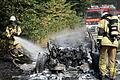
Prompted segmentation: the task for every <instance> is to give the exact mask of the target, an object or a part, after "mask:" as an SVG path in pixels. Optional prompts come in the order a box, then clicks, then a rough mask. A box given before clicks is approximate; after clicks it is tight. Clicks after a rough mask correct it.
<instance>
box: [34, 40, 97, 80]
mask: <svg viewBox="0 0 120 80" xmlns="http://www.w3.org/2000/svg"><path fill="white" fill-rule="evenodd" d="M58 44H59V43H57V42H55V41H54V40H49V42H48V54H47V53H46V54H43V57H42V58H39V60H38V61H37V62H38V63H37V64H38V65H36V72H37V73H44V74H40V75H42V76H43V75H44V78H43V79H42V78H40V76H39V78H40V80H94V79H95V74H96V71H97V69H98V67H97V65H98V62H97V61H96V60H97V58H98V54H93V51H91V48H92V46H91V41H90V42H89V43H88V42H87V43H84V44H83V43H77V46H76V45H75V47H73V46H72V47H71V46H61V45H58ZM91 52H92V55H91ZM92 57H94V58H92ZM95 57H96V58H95ZM94 60H95V61H94ZM92 61H94V62H95V63H93V62H92ZM47 74H49V76H46V75H47Z"/></svg>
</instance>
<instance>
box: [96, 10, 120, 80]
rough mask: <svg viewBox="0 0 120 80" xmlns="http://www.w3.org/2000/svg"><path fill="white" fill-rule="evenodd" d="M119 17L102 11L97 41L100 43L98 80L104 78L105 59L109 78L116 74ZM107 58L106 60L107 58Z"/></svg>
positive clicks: (113, 78)
mask: <svg viewBox="0 0 120 80" xmlns="http://www.w3.org/2000/svg"><path fill="white" fill-rule="evenodd" d="M118 22H119V19H118V17H117V16H113V15H111V14H109V13H108V12H105V13H103V15H102V17H101V20H100V22H99V25H98V36H97V42H98V44H99V45H100V56H99V70H100V76H99V79H100V80H104V77H105V75H106V72H107V71H106V69H107V65H106V61H108V68H109V69H108V70H109V77H110V80H115V76H116V65H115V59H116V50H117V48H118V39H117V37H118V34H119V23H118ZM107 59H108V60H107Z"/></svg>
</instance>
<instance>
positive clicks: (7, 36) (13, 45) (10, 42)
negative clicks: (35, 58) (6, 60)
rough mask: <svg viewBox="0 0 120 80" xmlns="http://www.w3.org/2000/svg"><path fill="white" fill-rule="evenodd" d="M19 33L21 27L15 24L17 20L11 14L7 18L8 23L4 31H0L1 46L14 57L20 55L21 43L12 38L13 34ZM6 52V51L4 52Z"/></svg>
mask: <svg viewBox="0 0 120 80" xmlns="http://www.w3.org/2000/svg"><path fill="white" fill-rule="evenodd" d="M20 34H21V28H20V27H19V26H18V25H17V20H16V17H15V16H11V17H10V20H9V24H8V25H7V27H6V29H5V31H4V32H3V33H2V35H1V36H2V38H1V39H2V40H3V41H4V42H2V44H3V43H4V44H5V45H3V46H2V47H4V49H6V51H9V50H10V51H11V52H10V53H11V56H12V57H14V58H19V57H22V56H23V54H22V52H23V51H22V48H21V45H20V44H19V43H18V42H17V41H16V40H15V39H14V36H18V35H20ZM6 53H7V52H6Z"/></svg>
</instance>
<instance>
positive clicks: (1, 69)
mask: <svg viewBox="0 0 120 80" xmlns="http://www.w3.org/2000/svg"><path fill="white" fill-rule="evenodd" d="M22 73H23V71H22V70H21V69H19V68H18V67H16V66H15V65H14V64H13V63H12V62H11V61H6V60H0V80H13V79H12V76H17V75H20V74H22Z"/></svg>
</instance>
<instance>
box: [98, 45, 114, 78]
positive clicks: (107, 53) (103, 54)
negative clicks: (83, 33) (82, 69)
mask: <svg viewBox="0 0 120 80" xmlns="http://www.w3.org/2000/svg"><path fill="white" fill-rule="evenodd" d="M107 59H108V60H107ZM115 59H116V47H111V46H101V49H100V57H99V69H100V73H101V75H102V76H104V75H105V74H106V73H107V71H106V67H107V64H106V62H107V61H108V69H109V76H110V78H112V79H113V78H115V76H116V66H115Z"/></svg>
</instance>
